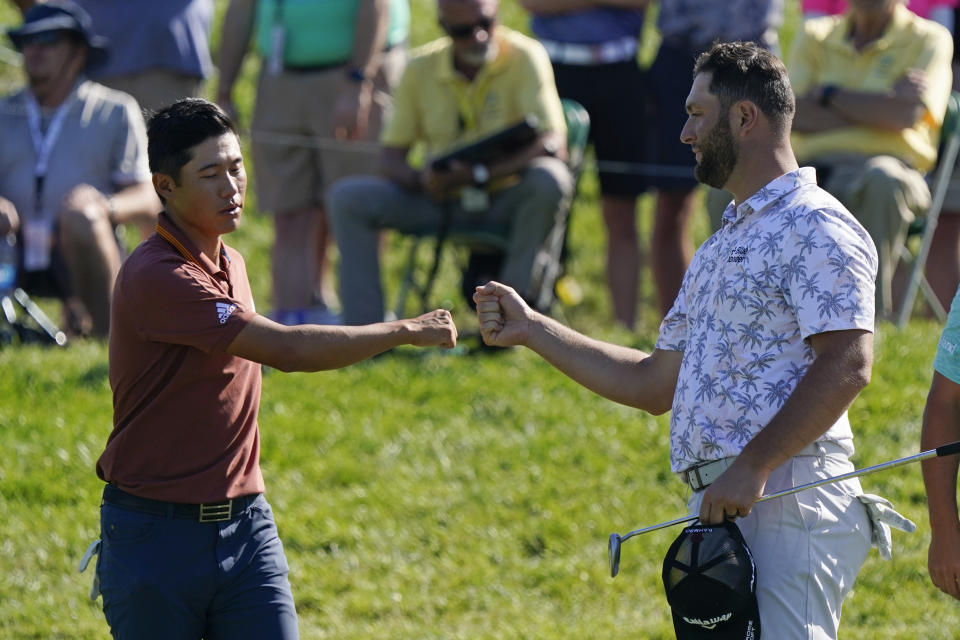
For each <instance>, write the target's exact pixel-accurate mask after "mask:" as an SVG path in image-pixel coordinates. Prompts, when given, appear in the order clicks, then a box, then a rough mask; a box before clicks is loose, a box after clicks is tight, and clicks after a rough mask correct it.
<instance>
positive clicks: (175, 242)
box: [156, 211, 230, 275]
mask: <svg viewBox="0 0 960 640" xmlns="http://www.w3.org/2000/svg"><path fill="white" fill-rule="evenodd" d="M156 230H157V234H159V235H160V236H161V237H162V238H163V239H164V240H166V241H167V242H169V243H170V245H171V246H173V248H174V249H176V251H177V252H178V253H179V254H180V255H182V256H183V257H184V258H185V259H187V260H188V261H190V262H192V263H194V264H196V265H199V266H200V268H201V269H203V270H204V271H206V272H207V273H209V274H210V275H217V274H218V273H220V272H221V271H226V269H227V268H229V266H230V257H229V256H228V255H227V248H226V245H225V244H224V243H223V240H221V241H220V264H222V265H223V266H224V268H223V269H221V268H219V267H217V265H215V264H214V263H213V261H212V260H210V258H208V257H207V256H206V254H204V253H201V251H200V249H199V248H198V247H197V245H195V244H194V243H193V242H191V241H190V238H188V237H187V235H186V234H185V233H184V232H183V231H182V230H181V229H180V227H178V226H177V225H176V224H175V223H174V221H173V220H172V219H171V218H170V216H169V215H168V214H167V212H166V211H161V212H160V216H159V217H158V218H157V226H156Z"/></svg>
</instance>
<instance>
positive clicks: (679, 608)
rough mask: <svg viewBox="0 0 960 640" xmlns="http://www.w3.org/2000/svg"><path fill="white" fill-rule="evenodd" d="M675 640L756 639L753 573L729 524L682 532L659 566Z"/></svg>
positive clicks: (749, 557) (750, 560) (746, 552)
mask: <svg viewBox="0 0 960 640" xmlns="http://www.w3.org/2000/svg"><path fill="white" fill-rule="evenodd" d="M663 586H664V588H665V589H666V591H667V601H668V602H669V603H670V607H671V609H672V610H673V628H674V630H675V631H676V633H677V639H678V640H734V639H735V640H758V639H759V638H760V612H759V609H758V608H757V568H756V565H755V564H754V562H753V556H752V555H751V554H750V549H749V548H747V545H746V543H745V542H744V541H743V535H742V534H741V533H740V529H739V528H738V527H737V525H736V524H734V523H733V522H725V523H723V524H721V525H716V526H704V525H694V526H691V527H687V528H686V529H684V530H683V531H682V532H681V533H680V535H679V536H678V537H677V539H676V540H674V542H673V544H672V545H670V550H669V551H667V556H666V558H664V561H663Z"/></svg>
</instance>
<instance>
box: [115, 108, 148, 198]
mask: <svg viewBox="0 0 960 640" xmlns="http://www.w3.org/2000/svg"><path fill="white" fill-rule="evenodd" d="M125 97H126V98H127V99H126V100H124V101H123V104H122V105H120V106H118V108H117V109H116V111H115V117H116V118H117V130H118V135H117V137H116V139H115V143H114V148H113V151H112V154H113V157H112V158H111V164H112V167H111V176H110V179H111V181H112V182H113V184H114V185H116V186H118V187H127V186H130V185H132V184H136V183H139V182H146V181H148V180H150V165H149V162H148V160H147V127H146V125H145V124H144V122H143V116H142V115H141V114H140V110H139V106H138V105H137V102H136V100H134V99H133V98H132V97H130V96H125Z"/></svg>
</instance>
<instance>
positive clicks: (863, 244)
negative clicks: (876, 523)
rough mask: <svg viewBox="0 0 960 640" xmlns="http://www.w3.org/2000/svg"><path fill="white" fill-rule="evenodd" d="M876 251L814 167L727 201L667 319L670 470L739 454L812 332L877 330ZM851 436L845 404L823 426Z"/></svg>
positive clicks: (795, 371) (786, 387)
mask: <svg viewBox="0 0 960 640" xmlns="http://www.w3.org/2000/svg"><path fill="white" fill-rule="evenodd" d="M876 275H877V252H876V248H875V247H874V244H873V241H872V240H871V239H870V236H869V235H868V234H867V232H866V231H865V230H864V228H863V227H862V226H861V225H860V223H859V222H857V220H856V219H855V218H854V217H853V216H852V215H851V214H850V213H849V212H848V211H847V210H846V209H845V208H844V207H843V205H842V204H840V202H839V201H837V200H836V199H835V198H834V197H832V196H831V195H830V194H828V193H827V192H826V191H823V190H822V189H820V188H819V187H817V185H816V175H815V173H814V170H813V169H812V168H809V167H806V168H802V169H798V170H796V171H792V172H790V173H787V174H785V175H783V176H780V177H779V178H777V179H776V180H774V181H772V182H770V183H769V184H767V185H766V186H765V187H763V188H761V189H760V190H759V191H757V192H756V193H755V194H754V195H753V196H751V197H750V198H749V199H748V200H746V201H745V202H743V203H741V204H740V205H739V206H734V205H733V204H731V205H730V206H729V207H727V210H726V211H725V212H724V223H723V226H722V227H721V229H720V230H719V231H717V232H716V233H715V234H713V235H712V236H711V237H710V238H709V239H708V240H707V241H706V242H704V243H703V244H702V245H701V246H700V248H699V249H698V250H697V253H696V254H695V255H694V258H693V262H692V263H691V265H690V268H689V269H688V270H687V273H686V275H685V276H684V280H683V286H682V288H681V291H680V293H679V295H678V296H677V299H676V301H675V302H674V305H673V308H672V309H671V310H670V312H669V313H668V314H667V316H666V317H665V318H664V319H663V322H662V323H661V325H660V336H659V338H658V340H657V348H658V349H665V350H671V351H682V352H683V360H682V364H681V366H680V374H679V377H678V380H677V388H676V392H675V394H674V398H673V411H672V414H671V418H670V459H671V466H672V468H673V470H674V471H682V470H684V469H687V468H689V467H690V466H692V465H694V464H697V463H700V462H703V461H706V460H714V459H717V458H724V457H728V456H735V455H737V454H738V453H739V452H740V450H742V449H743V446H744V445H745V444H746V443H747V442H749V441H750V439H751V438H753V436H755V435H756V434H757V432H759V431H760V429H762V428H763V427H764V425H766V424H767V423H768V422H769V421H770V419H771V418H772V417H773V416H774V415H775V414H776V413H777V411H779V410H780V408H781V407H782V406H783V404H784V402H786V400H787V398H788V397H790V394H791V393H792V392H793V390H794V388H795V387H796V386H797V383H798V382H799V381H800V380H801V379H802V378H803V376H804V375H805V373H806V371H807V368H808V367H809V366H810V363H811V362H813V358H814V353H813V349H812V348H811V346H810V344H809V342H807V341H806V338H808V337H809V336H811V335H814V334H817V333H822V332H824V331H842V330H850V329H866V330H868V331H873V320H874V281H875V279H876ZM852 437H853V435H852V433H851V431H850V425H849V422H848V421H847V418H846V415H844V416H843V417H842V418H841V419H840V420H838V421H837V423H836V424H834V425H832V426H831V427H830V429H829V430H827V432H826V433H825V434H824V436H823V438H824V439H828V440H836V441H844V440H847V441H849V440H851V439H852Z"/></svg>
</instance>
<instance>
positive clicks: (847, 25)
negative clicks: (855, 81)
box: [826, 3, 912, 51]
mask: <svg viewBox="0 0 960 640" xmlns="http://www.w3.org/2000/svg"><path fill="white" fill-rule="evenodd" d="M911 19H912V15H911V12H910V10H909V9H907V7H906V6H904V4H903V3H900V4H897V6H896V7H894V10H893V17H892V18H891V19H890V24H888V25H887V28H886V29H884V30H883V34H881V36H880V37H879V38H877V39H876V40H874V41H873V42H871V43H870V44H869V45H867V47H866V49H865V51H866V50H869V49H886V48H888V47H890V46H891V45H894V44H895V40H896V38H897V36H899V35H900V33H902V32H903V29H904V27H905V26H906V25H907V24H909V23H910V21H911ZM840 27H841V28H839V29H835V30H834V31H833V33H831V34H830V35H829V36H828V37H827V40H826V41H827V42H829V43H831V44H833V45H835V46H840V47H845V48H847V49H853V41H852V40H851V39H850V33H851V30H852V28H853V16H851V15H850V12H849V11H848V12H847V13H846V14H845V15H844V16H843V18H842V19H841V20H840Z"/></svg>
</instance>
